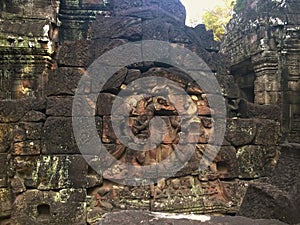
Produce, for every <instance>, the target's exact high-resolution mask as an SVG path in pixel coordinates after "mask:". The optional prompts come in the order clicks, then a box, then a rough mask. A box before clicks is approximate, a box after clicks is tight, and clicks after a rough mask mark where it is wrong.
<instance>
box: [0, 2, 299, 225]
mask: <svg viewBox="0 0 300 225" xmlns="http://www.w3.org/2000/svg"><path fill="white" fill-rule="evenodd" d="M239 2H240V5H239V7H238V8H237V9H236V14H235V16H234V18H233V19H232V20H231V21H230V23H229V24H228V32H227V34H226V36H225V38H224V40H223V41H222V43H221V45H220V44H219V43H216V42H215V41H214V40H213V34H212V32H211V31H207V30H206V29H205V27H204V26H203V25H198V26H197V27H196V28H190V27H187V26H185V25H184V22H185V9H184V7H183V5H182V4H181V3H180V1H179V0H166V1H159V0H60V1H58V0H57V1H53V0H51V1H50V0H18V1H17V0H2V1H1V2H0V52H1V54H0V61H1V67H0V99H1V100H0V165H1V170H0V224H1V225H2V224H3V225H8V224H19V225H26V224H56V225H60V224H74V225H83V224H90V225H91V224H98V223H99V221H100V219H101V217H102V216H103V215H104V214H106V213H111V212H118V211H123V210H149V211H155V212H169V213H194V214H214V215H231V216H233V215H239V216H244V217H249V218H254V219H260V218H263V219H277V220H281V221H282V222H284V223H288V224H297V223H300V218H299V213H298V212H299V211H300V198H299V196H300V193H299V192H300V177H299V176H300V175H299V174H300V173H299V172H300V166H299V165H300V164H299V160H300V147H299V146H300V2H299V1H298V0H282V1H277V0H242V1H239ZM145 40H159V41H167V42H170V43H172V44H173V45H174V46H175V45H179V46H182V47H185V48H187V49H189V50H191V51H192V52H194V53H196V54H197V55H198V56H199V57H201V58H202V59H203V60H204V61H205V62H206V64H207V65H208V66H209V67H210V69H211V71H212V72H213V73H214V74H215V76H216V78H217V80H218V82H219V84H220V86H221V91H222V95H223V97H224V99H225V101H226V106H227V123H226V132H225V138H224V141H223V143H222V144H221V148H220V152H219V153H218V155H217V156H216V157H215V158H214V159H213V162H211V164H210V165H209V166H207V168H206V169H205V170H201V171H199V170H198V168H199V162H200V160H201V159H202V157H203V152H204V151H205V149H206V150H207V149H214V147H215V146H214V145H213V144H212V143H211V142H210V138H211V137H212V136H213V135H214V132H215V130H216V129H218V128H217V127H214V125H213V122H214V121H213V119H212V115H213V114H217V113H218V112H215V111H214V110H211V106H210V105H209V103H208V101H207V95H209V94H212V93H205V92H204V91H203V89H202V88H201V87H199V86H198V85H196V84H195V83H193V81H191V78H190V77H189V76H188V75H187V74H186V73H184V72H183V71H182V70H180V69H179V68H176V67H174V66H172V65H168V64H164V63H161V62H156V61H147V62H136V63H134V64H131V65H127V66H126V67H124V68H122V69H121V70H119V71H118V72H117V73H115V74H114V75H113V76H112V78H111V80H109V81H108V82H107V83H106V85H105V86H104V88H103V89H102V91H101V93H100V94H99V97H98V100H97V104H96V106H95V124H96V127H97V130H98V134H99V138H100V139H101V140H102V143H103V144H104V145H105V147H106V148H107V150H108V151H109V152H110V154H111V155H112V156H113V157H115V158H116V159H118V160H119V161H122V162H126V163H131V164H132V165H135V166H137V167H142V166H145V165H153V166H155V165H156V164H157V163H159V162H161V161H163V160H164V159H166V158H168V157H170V156H171V155H172V152H173V151H174V146H175V145H177V144H178V141H179V139H180V131H181V126H180V118H179V116H178V113H177V111H176V108H175V107H174V105H172V102H168V101H165V99H161V98H158V97H149V98H146V99H135V98H134V97H132V101H133V102H135V103H134V104H133V107H132V111H131V112H130V115H129V118H130V119H129V126H130V129H131V131H132V132H133V133H134V134H135V135H136V136H137V137H140V138H144V137H148V136H149V135H150V134H149V126H148V127H147V120H148V119H149V117H147V116H149V114H150V115H158V116H161V117H162V118H163V121H164V123H165V124H166V126H167V132H166V133H165V134H161V135H162V136H163V139H162V143H161V144H160V145H159V146H158V147H157V148H156V149H154V150H155V151H153V150H152V151H145V152H137V151H134V150H132V149H130V148H129V147H128V146H126V145H124V144H123V143H122V142H120V140H119V139H118V137H117V136H116V135H115V133H114V130H113V128H112V122H111V118H112V116H111V106H112V104H113V102H114V101H115V99H116V98H118V96H117V95H118V93H119V92H120V91H121V90H123V89H124V87H125V88H126V86H127V85H128V84H130V82H132V81H133V80H135V79H138V78H142V77H147V76H159V77H165V78H168V79H170V80H172V81H174V82H176V83H178V86H179V87H181V88H183V89H184V90H185V91H186V93H187V94H188V95H189V96H190V97H191V98H190V99H192V100H193V102H194V103H195V104H196V105H197V109H196V112H197V115H198V119H197V120H195V121H193V124H192V127H193V128H194V129H195V130H197V131H199V130H200V131H201V132H200V135H199V137H198V138H197V139H196V140H193V143H194V145H195V152H194V154H193V156H192V157H191V158H190V159H189V161H188V162H186V163H185V166H184V167H183V168H182V169H181V170H180V171H178V172H177V173H176V174H174V176H172V177H170V178H168V179H159V181H158V182H157V183H155V184H151V185H142V186H141V185H139V186H128V185H121V184H119V183H114V182H112V181H111V180H110V179H109V174H105V173H102V172H101V171H95V167H92V166H91V165H93V164H95V165H97V164H99V163H105V162H106V161H105V159H103V158H101V157H99V156H95V157H93V158H92V159H91V161H90V162H87V161H86V160H85V159H84V158H83V156H82V155H81V152H80V151H79V148H78V145H77V143H76V140H75V138H74V134H73V129H72V103H73V99H74V95H75V92H76V88H77V85H78V82H79V80H80V79H81V77H82V76H84V75H85V74H86V71H87V69H88V67H89V66H90V65H91V64H92V63H93V62H94V61H95V60H96V59H97V58H98V57H99V56H101V55H102V54H104V53H105V52H108V51H109V50H111V49H113V48H115V47H118V46H122V45H124V44H126V43H134V42H137V41H145ZM160 85H162V86H163V85H164V84H160ZM200 86H201V85H200ZM176 101H178V102H181V103H182V105H187V104H185V103H186V102H184V101H185V99H182V98H180V96H178V98H177V99H176ZM82 107H83V108H84V104H83V105H82ZM185 110H187V111H188V110H189V108H188V107H187V108H185ZM151 118H152V117H151ZM148 125H149V123H148ZM157 132H160V131H159V130H158V131H157ZM191 132H193V131H192V130H191ZM175 156H176V157H175V158H176V159H174V160H180V158H181V157H180V155H175ZM97 172H98V173H97ZM126 172H128V171H124V170H123V171H122V169H120V171H119V173H120V176H122V174H123V175H124V174H126ZM124 176H125V175H124ZM157 176H160V175H159V174H157ZM116 223H117V222H116ZM119 223H121V222H119ZM274 223H275V222H274ZM274 223H273V224H274ZM103 224H104V223H103ZM278 224H279V223H278Z"/></svg>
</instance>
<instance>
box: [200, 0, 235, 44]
mask: <svg viewBox="0 0 300 225" xmlns="http://www.w3.org/2000/svg"><path fill="white" fill-rule="evenodd" d="M223 1H224V5H225V6H216V7H215V8H214V9H212V10H209V11H206V12H205V13H204V15H203V17H202V22H203V23H204V24H205V26H206V28H207V29H208V30H213V32H214V38H215V40H216V41H220V40H221V39H222V37H223V36H224V34H225V32H226V25H227V23H228V22H229V21H230V19H231V18H232V15H233V8H234V6H235V3H236V0H223ZM238 1H240V0H238Z"/></svg>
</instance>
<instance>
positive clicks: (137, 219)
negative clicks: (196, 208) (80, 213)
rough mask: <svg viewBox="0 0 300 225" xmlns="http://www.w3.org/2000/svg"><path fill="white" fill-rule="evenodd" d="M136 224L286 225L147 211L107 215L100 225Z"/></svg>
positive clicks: (233, 218) (276, 222) (265, 221)
mask: <svg viewBox="0 0 300 225" xmlns="http://www.w3.org/2000/svg"><path fill="white" fill-rule="evenodd" d="M121 221H122V222H123V223H126V224H130V225H134V224H147V225H155V224H174V225H186V224H187V225H196V224H200V223H201V224H204V225H217V224H218V225H225V224H226V225H231V224H232V225H233V224H234V225H247V224H249V225H250V224H251V225H284V224H285V223H282V222H280V221H277V220H253V219H248V218H245V217H226V216H220V217H217V216H206V215H202V216H201V215H199V216H197V215H185V214H167V213H152V212H147V211H124V212H120V213H111V214H106V215H105V216H104V218H103V219H101V221H100V223H98V224H99V225H112V224H117V223H120V222H121Z"/></svg>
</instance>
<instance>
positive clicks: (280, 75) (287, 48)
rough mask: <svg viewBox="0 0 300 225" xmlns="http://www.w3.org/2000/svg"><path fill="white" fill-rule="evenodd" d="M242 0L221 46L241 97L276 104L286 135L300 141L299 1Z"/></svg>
mask: <svg viewBox="0 0 300 225" xmlns="http://www.w3.org/2000/svg"><path fill="white" fill-rule="evenodd" d="M240 2H241V3H242V2H243V3H244V8H241V9H239V11H238V12H237V14H236V15H235V16H234V18H233V19H232V20H231V22H230V23H229V24H228V34H227V35H226V37H225V39H224V41H223V44H222V45H223V52H226V53H227V54H228V55H229V57H230V59H231V71H232V73H233V74H234V76H235V79H236V81H237V83H238V84H239V86H240V88H241V90H242V91H243V94H244V96H245V98H247V99H248V100H249V101H253V102H255V103H257V104H261V105H270V104H276V105H278V106H280V111H281V112H282V118H281V123H282V131H283V134H284V139H286V140H287V141H290V142H298V143H299V142H300V137H299V134H300V132H299V129H300V128H299V112H300V111H299V96H300V92H299V90H300V89H299V87H300V86H299V85H300V84H299V21H300V19H299V13H298V12H299V8H300V3H299V2H298V1H293V0H287V1H272V0H268V1H252V0H241V1H240ZM241 5H242V4H241Z"/></svg>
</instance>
